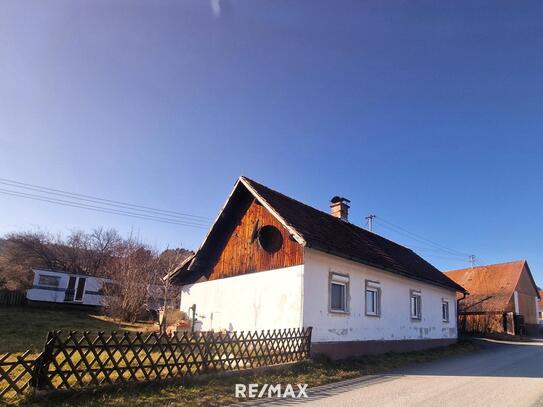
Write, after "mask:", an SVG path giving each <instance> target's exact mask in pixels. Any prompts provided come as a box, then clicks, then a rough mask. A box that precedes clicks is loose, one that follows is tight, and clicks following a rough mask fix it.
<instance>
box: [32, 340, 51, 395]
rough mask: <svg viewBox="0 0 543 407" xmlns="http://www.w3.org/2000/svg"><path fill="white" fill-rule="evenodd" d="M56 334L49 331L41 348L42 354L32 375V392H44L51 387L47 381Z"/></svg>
mask: <svg viewBox="0 0 543 407" xmlns="http://www.w3.org/2000/svg"><path fill="white" fill-rule="evenodd" d="M56 335H57V334H56V333H53V332H51V331H49V333H48V334H47V338H46V340H45V345H44V346H43V352H42V354H41V355H40V357H39V358H38V359H36V362H35V365H34V375H33V377H32V382H31V385H32V387H33V388H34V390H44V389H46V388H47V387H50V386H51V382H50V381H49V364H50V363H51V361H52V360H53V349H54V347H55V340H56Z"/></svg>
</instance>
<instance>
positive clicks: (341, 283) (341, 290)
mask: <svg viewBox="0 0 543 407" xmlns="http://www.w3.org/2000/svg"><path fill="white" fill-rule="evenodd" d="M329 290H330V312H345V313H346V312H348V306H347V298H348V296H349V276H346V275H343V274H336V273H330V287H329Z"/></svg>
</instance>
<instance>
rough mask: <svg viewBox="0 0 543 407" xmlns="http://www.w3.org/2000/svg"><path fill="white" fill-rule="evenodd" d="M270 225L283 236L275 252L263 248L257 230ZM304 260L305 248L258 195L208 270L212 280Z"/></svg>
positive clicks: (242, 215)
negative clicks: (279, 246)
mask: <svg viewBox="0 0 543 407" xmlns="http://www.w3.org/2000/svg"><path fill="white" fill-rule="evenodd" d="M266 225H271V226H274V227H276V228H277V229H278V230H279V232H280V233H281V236H282V238H283V239H282V240H283V242H282V246H281V248H280V249H279V250H277V251H276V252H275V253H269V252H267V251H266V250H264V249H263V248H262V247H261V245H260V243H259V241H258V238H257V237H256V235H255V231H257V230H258V229H259V228H261V227H263V226H266ZM302 263H303V248H302V246H301V245H300V244H299V243H298V242H296V241H295V240H293V239H292V238H291V237H290V235H289V233H288V231H287V230H286V229H285V228H284V226H283V225H282V224H281V223H280V222H279V221H278V220H277V219H276V218H275V217H274V216H273V215H272V214H271V213H270V212H269V211H268V210H267V209H266V208H265V207H263V206H262V205H261V204H260V203H259V202H258V201H257V200H256V199H253V200H252V201H251V202H250V203H249V205H248V207H246V209H245V211H244V212H243V213H241V214H240V218H239V222H238V223H237V224H236V225H235V226H234V227H233V230H232V232H231V233H230V235H229V236H228V238H227V240H226V243H225V245H224V248H223V249H222V251H221V252H220V253H219V255H218V257H217V260H216V262H215V264H214V265H213V266H212V267H211V272H210V273H209V274H208V279H209V280H216V279H219V278H225V277H233V276H237V275H241V274H247V273H254V272H259V271H266V270H272V269H277V268H282V267H290V266H296V265H300V264H302Z"/></svg>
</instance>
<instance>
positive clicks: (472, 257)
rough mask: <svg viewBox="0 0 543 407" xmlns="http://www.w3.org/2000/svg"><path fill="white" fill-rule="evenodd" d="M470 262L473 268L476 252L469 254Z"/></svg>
mask: <svg viewBox="0 0 543 407" xmlns="http://www.w3.org/2000/svg"><path fill="white" fill-rule="evenodd" d="M469 264H470V265H471V268H473V266H474V264H475V255H474V254H470V255H469Z"/></svg>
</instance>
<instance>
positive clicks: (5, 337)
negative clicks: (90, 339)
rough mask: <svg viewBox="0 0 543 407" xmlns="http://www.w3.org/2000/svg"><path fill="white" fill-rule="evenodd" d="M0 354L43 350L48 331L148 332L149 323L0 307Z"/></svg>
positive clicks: (90, 314) (90, 313)
mask: <svg viewBox="0 0 543 407" xmlns="http://www.w3.org/2000/svg"><path fill="white" fill-rule="evenodd" d="M0 321H1V323H2V326H1V329H0V354H2V353H7V352H24V351H25V350H27V349H30V350H32V351H34V352H39V351H41V350H42V347H43V344H44V341H45V338H46V336H47V332H48V331H50V330H59V329H60V330H62V331H94V332H96V331H105V332H110V331H119V332H122V331H149V330H152V329H153V328H154V326H153V325H151V324H148V323H134V324H132V323H124V322H116V321H113V320H111V319H109V318H107V317H104V316H103V315H100V314H99V312H98V311H97V310H89V311H81V310H64V309H40V308H37V307H0Z"/></svg>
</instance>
